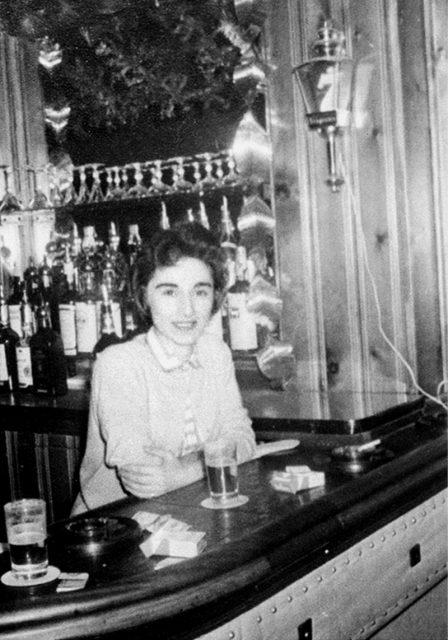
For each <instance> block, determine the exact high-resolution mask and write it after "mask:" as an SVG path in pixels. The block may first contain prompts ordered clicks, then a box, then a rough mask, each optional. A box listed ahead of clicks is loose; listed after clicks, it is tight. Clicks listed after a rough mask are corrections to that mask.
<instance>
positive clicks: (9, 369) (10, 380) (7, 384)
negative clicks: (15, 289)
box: [0, 285, 19, 393]
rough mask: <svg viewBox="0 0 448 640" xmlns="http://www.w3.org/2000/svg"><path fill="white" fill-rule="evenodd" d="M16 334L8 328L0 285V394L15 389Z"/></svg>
mask: <svg viewBox="0 0 448 640" xmlns="http://www.w3.org/2000/svg"><path fill="white" fill-rule="evenodd" d="M18 342H19V336H18V334H17V333H16V332H15V331H13V330H12V329H11V327H10V326H9V311H8V305H7V304H6V300H5V297H4V295H3V285H0V393H11V392H12V391H15V390H16V389H17V385H18V381H17V360H16V346H17V343H18Z"/></svg>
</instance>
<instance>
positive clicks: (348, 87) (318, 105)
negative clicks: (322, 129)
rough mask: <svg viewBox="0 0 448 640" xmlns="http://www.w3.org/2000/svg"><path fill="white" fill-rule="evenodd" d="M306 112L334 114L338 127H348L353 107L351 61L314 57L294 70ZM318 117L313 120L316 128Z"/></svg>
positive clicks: (335, 123)
mask: <svg viewBox="0 0 448 640" xmlns="http://www.w3.org/2000/svg"><path fill="white" fill-rule="evenodd" d="M294 72H295V75H296V78H297V80H298V84H299V86H300V89H301V92H302V96H303V100H304V102H305V107H306V110H307V113H308V114H309V115H310V114H316V116H317V114H319V113H322V114H323V113H328V112H334V114H335V120H336V121H335V122H334V125H336V126H337V127H344V126H347V125H348V122H349V117H350V111H351V106H352V96H353V93H352V78H353V60H351V58H347V57H342V58H336V59H331V58H327V57H324V58H314V59H312V60H310V61H309V62H305V63H304V64H301V65H299V66H298V67H296V68H295V70H294ZM318 125H319V118H318V117H316V126H318Z"/></svg>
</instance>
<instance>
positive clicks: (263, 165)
mask: <svg viewBox="0 0 448 640" xmlns="http://www.w3.org/2000/svg"><path fill="white" fill-rule="evenodd" d="M232 153H233V157H234V158H235V161H236V167H237V170H238V173H239V175H240V178H241V180H242V181H243V182H245V183H248V184H254V185H257V184H262V183H263V182H267V181H268V180H269V167H270V161H271V155H272V149H271V144H270V140H269V136H268V133H267V131H266V129H264V128H263V127H262V126H261V124H259V123H258V121H257V120H256V119H255V117H254V114H253V113H252V111H251V110H250V109H249V110H248V111H246V113H245V114H244V116H243V117H242V119H241V120H240V123H239V125H238V127H237V130H236V132H235V138H234V140H233V146H232Z"/></svg>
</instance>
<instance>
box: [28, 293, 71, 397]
mask: <svg viewBox="0 0 448 640" xmlns="http://www.w3.org/2000/svg"><path fill="white" fill-rule="evenodd" d="M36 316H37V331H36V333H35V334H34V335H33V336H31V338H30V351H31V366H32V372H33V382H34V393H37V394H46V395H50V396H62V395H64V394H66V393H67V369H66V365H65V356H64V347H63V344H62V338H61V336H60V335H59V333H57V332H56V331H54V330H53V329H52V328H51V320H50V309H49V305H48V304H47V303H46V302H44V300H43V299H41V303H40V305H39V307H38V308H37V311H36Z"/></svg>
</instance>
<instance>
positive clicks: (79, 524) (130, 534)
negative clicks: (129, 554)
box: [49, 516, 143, 557]
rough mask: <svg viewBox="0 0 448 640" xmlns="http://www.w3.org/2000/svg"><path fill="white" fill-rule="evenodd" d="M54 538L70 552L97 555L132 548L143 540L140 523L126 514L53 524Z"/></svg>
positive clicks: (56, 543) (86, 555) (51, 534)
mask: <svg viewBox="0 0 448 640" xmlns="http://www.w3.org/2000/svg"><path fill="white" fill-rule="evenodd" d="M49 533H50V540H51V542H52V543H53V544H54V545H56V546H57V547H58V548H59V549H60V550H62V549H63V550H64V552H65V553H68V554H69V555H76V556H83V557H97V556H102V555H105V554H108V553H111V552H114V553H116V552H117V551H120V549H123V550H124V549H126V550H128V549H129V548H130V547H132V546H134V545H137V544H139V543H140V542H141V541H142V539H143V531H142V530H141V528H140V525H139V524H138V522H136V521H135V520H133V519H132V518H123V517H118V516H117V517H91V518H80V519H76V520H71V521H69V522H62V523H58V524H56V525H53V526H52V527H50V530H49Z"/></svg>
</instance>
